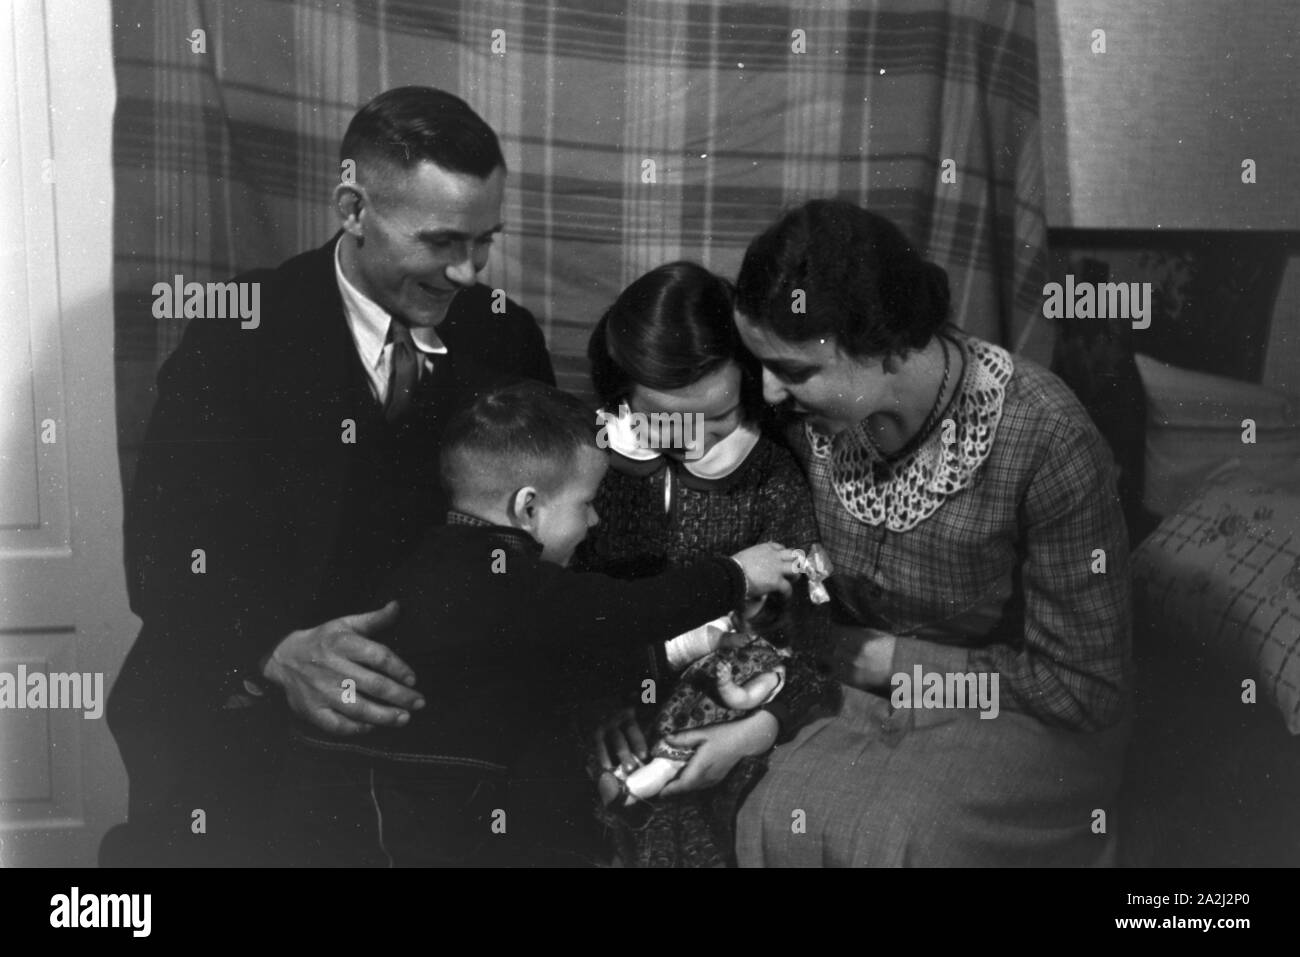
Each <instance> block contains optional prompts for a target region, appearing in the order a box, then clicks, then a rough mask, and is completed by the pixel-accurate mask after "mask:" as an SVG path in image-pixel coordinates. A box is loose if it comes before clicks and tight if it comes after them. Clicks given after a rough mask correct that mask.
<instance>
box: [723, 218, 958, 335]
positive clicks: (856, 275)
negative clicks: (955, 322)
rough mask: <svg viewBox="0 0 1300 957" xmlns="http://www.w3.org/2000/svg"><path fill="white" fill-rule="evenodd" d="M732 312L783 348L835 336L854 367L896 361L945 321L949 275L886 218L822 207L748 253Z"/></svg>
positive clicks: (770, 233)
mask: <svg viewBox="0 0 1300 957" xmlns="http://www.w3.org/2000/svg"><path fill="white" fill-rule="evenodd" d="M800 292H802V297H801V296H800V295H799V293H800ZM801 299H802V302H800V300H801ZM800 305H802V307H803V308H802V311H797V307H798V306H800ZM736 308H737V309H738V310H739V311H740V312H741V313H743V314H744V316H745V317H746V319H748V320H749V321H750V322H751V323H753V324H754V325H756V326H759V327H761V328H766V329H770V330H771V331H772V332H773V333H774V334H775V335H776V336H777V337H778V338H780V339H784V340H786V341H787V342H805V341H807V340H809V339H818V338H827V337H831V336H833V337H834V338H835V341H836V343H837V344H838V345H839V346H840V348H841V349H843V350H844V352H846V353H847V354H848V355H851V356H854V357H856V358H866V357H871V358H879V357H885V356H894V355H896V356H899V357H902V356H905V355H906V354H907V353H908V352H910V351H912V350H914V349H920V348H923V347H924V346H925V345H926V343H928V342H929V341H930V339H931V338H932V337H933V336H934V334H935V333H936V332H938V331H939V330H940V329H941V328H942V327H943V326H944V324H945V323H946V322H947V321H948V312H949V308H950V302H949V293H948V274H947V273H945V272H944V271H943V269H942V268H940V267H939V266H937V265H935V264H934V263H931V262H927V261H926V260H925V259H923V258H922V257H921V255H920V253H918V252H917V251H916V248H915V247H914V246H913V245H912V244H911V243H910V242H908V240H907V237H906V236H904V235H903V233H902V231H901V230H900V229H899V228H898V227H897V226H895V225H894V224H893V223H891V222H890V221H889V220H887V219H885V218H884V217H883V216H879V215H877V214H875V213H871V212H868V211H867V210H865V209H863V208H861V207H860V206H856V205H854V204H853V203H848V202H844V201H842V200H825V199H819V200H813V201H811V202H809V203H805V204H804V205H803V206H800V207H799V208H798V209H795V210H792V211H790V212H788V213H786V214H785V215H784V216H782V217H781V218H780V219H779V220H777V221H776V222H775V223H774V224H773V225H772V226H770V227H768V229H767V230H765V231H764V232H763V233H762V234H761V235H759V236H758V237H757V238H756V239H755V240H754V241H753V242H751V243H750V244H749V249H748V250H746V252H745V259H744V261H743V262H742V263H741V266H740V276H739V277H738V278H737V280H736Z"/></svg>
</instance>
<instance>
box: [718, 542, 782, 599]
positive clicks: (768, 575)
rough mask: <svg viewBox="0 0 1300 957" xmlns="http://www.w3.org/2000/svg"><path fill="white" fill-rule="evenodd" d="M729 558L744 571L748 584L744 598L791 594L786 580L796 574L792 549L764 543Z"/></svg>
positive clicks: (774, 543)
mask: <svg viewBox="0 0 1300 957" xmlns="http://www.w3.org/2000/svg"><path fill="white" fill-rule="evenodd" d="M731 557H732V559H733V560H735V561H736V562H737V563H738V564H739V565H740V567H741V568H742V569H744V571H745V579H746V581H747V582H748V583H749V590H748V591H747V592H746V593H745V597H746V598H757V597H759V596H760V595H766V594H767V593H768V592H773V591H775V592H780V593H781V594H782V595H789V594H790V593H791V588H790V582H789V581H788V580H787V579H790V578H793V577H794V576H795V575H796V574H797V573H796V572H795V570H794V564H795V559H796V558H797V557H798V556H797V555H796V553H795V551H794V549H791V548H782V547H781V546H780V545H778V544H777V543H776V542H764V543H763V544H761V545H754V546H753V547H751V548H747V549H745V550H744V551H743V552H736V554H734V555H732V556H731Z"/></svg>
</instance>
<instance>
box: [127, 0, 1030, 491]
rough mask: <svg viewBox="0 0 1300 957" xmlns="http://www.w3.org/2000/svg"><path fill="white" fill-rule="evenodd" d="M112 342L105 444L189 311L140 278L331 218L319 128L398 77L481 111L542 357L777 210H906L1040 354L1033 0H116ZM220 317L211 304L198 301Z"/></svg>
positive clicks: (322, 234) (222, 262) (1015, 335)
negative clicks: (164, 300) (670, 270)
mask: <svg viewBox="0 0 1300 957" xmlns="http://www.w3.org/2000/svg"><path fill="white" fill-rule="evenodd" d="M113 9H114V56H115V65H116V71H117V81H118V90H119V102H118V108H117V115H116V119H115V127H114V128H115V144H114V162H115V178H116V189H117V211H116V251H115V262H116V330H117V334H116V342H117V361H118V370H119V372H118V376H119V389H118V392H119V404H120V408H119V423H120V430H121V434H122V446H123V463H124V471H126V472H127V473H128V476H129V473H130V469H131V463H132V462H133V451H134V447H135V446H136V445H137V444H138V442H139V438H140V436H141V434H142V432H143V427H144V421H145V417H146V416H147V413H148V408H149V386H150V384H151V382H152V379H153V376H154V373H155V371H156V369H157V366H158V365H159V364H160V363H161V362H162V360H163V359H165V358H166V356H167V354H168V353H169V352H170V351H171V349H173V348H174V347H175V345H176V343H177V342H179V340H180V335H181V332H182V331H183V325H182V321H181V320H175V319H155V318H154V317H153V314H152V311H151V303H152V295H151V289H152V287H153V284H154V283H156V282H167V283H171V282H172V281H173V278H174V277H175V276H176V275H182V276H184V278H185V280H186V281H190V280H193V281H199V282H208V281H219V280H224V279H227V278H229V277H230V276H231V275H233V274H234V273H236V272H238V271H241V270H245V269H249V268H252V267H255V266H270V265H274V264H277V263H279V262H280V261H282V260H284V259H286V258H288V257H289V256H291V255H293V254H295V253H297V252H300V251H302V250H304V249H307V248H310V247H313V246H317V245H319V244H320V243H322V242H324V241H325V240H326V239H328V238H329V236H330V235H331V234H332V232H333V231H334V229H335V228H336V217H335V214H334V211H333V204H332V200H331V196H332V190H333V187H334V185H335V183H336V182H337V181H338V178H339V167H338V155H337V150H338V143H339V141H340V139H341V138H342V135H343V131H344V129H345V128H346V125H347V122H348V120H349V119H350V117H351V115H352V114H353V112H354V111H355V110H356V108H357V107H358V106H359V105H361V104H362V103H364V102H365V101H366V100H368V99H369V98H370V97H372V96H374V95H375V94H376V93H378V92H380V91H381V90H384V89H387V88H389V87H393V86H399V85H404V84H430V85H434V86H441V87H444V88H446V89H449V90H451V91H453V92H456V93H457V94H459V95H460V96H462V97H464V98H465V99H466V100H467V101H468V102H469V103H470V104H471V105H472V106H473V107H474V108H475V109H477V110H478V111H479V112H480V113H481V114H482V115H483V117H484V118H485V119H486V120H487V121H488V122H489V123H490V124H491V125H492V126H493V127H494V128H495V129H496V130H497V132H498V134H499V135H500V137H501V140H502V147H503V149H504V151H505V155H506V159H507V162H508V164H509V166H510V171H511V173H510V177H509V180H508V187H507V193H506V208H505V222H506V226H507V231H506V233H505V235H504V236H503V237H502V238H501V239H500V240H499V241H498V243H497V247H496V250H495V251H494V253H493V257H492V262H491V265H490V266H489V268H488V270H487V272H486V273H485V275H484V277H483V280H484V281H485V282H487V283H489V284H490V285H492V286H494V287H500V288H504V289H505V290H506V291H507V292H508V294H509V295H510V296H511V297H513V298H515V299H517V300H518V301H519V302H521V303H523V304H524V305H526V306H527V307H528V308H530V309H531V310H532V311H533V312H534V313H535V314H536V315H537V316H538V318H539V320H541V321H542V323H543V326H544V329H545V331H546V334H547V338H548V342H549V344H550V347H551V351H552V353H553V354H554V356H555V359H556V368H557V372H558V373H559V376H560V384H561V385H562V386H563V387H565V388H569V389H571V390H573V391H576V392H579V393H584V394H586V393H589V391H590V386H589V383H588V381H587V377H586V362H585V351H586V340H587V335H588V333H589V330H590V329H591V326H592V325H593V324H594V322H595V321H596V319H597V318H598V317H599V316H600V313H601V312H602V311H603V309H604V308H605V307H606V306H608V305H609V303H610V302H611V301H612V300H613V299H614V297H615V296H616V295H617V294H618V292H619V291H620V290H621V289H622V287H623V286H624V285H626V284H627V283H628V282H630V281H631V280H632V279H634V278H635V277H636V276H638V275H640V274H641V273H642V272H644V271H645V270H647V269H650V268H652V267H654V266H656V265H659V264H661V263H663V262H666V261H669V260H672V259H678V258H686V259H693V260H696V261H699V262H702V263H704V264H705V265H706V266H709V267H710V268H712V269H714V270H716V271H718V272H720V273H722V274H724V275H727V276H729V277H734V275H735V273H736V271H737V269H738V267H739V264H740V259H741V257H742V255H743V253H744V249H745V246H746V245H747V244H748V242H749V240H750V239H751V238H753V236H754V235H755V234H756V233H757V232H759V231H760V230H761V229H763V228H764V227H765V226H767V225H768V224H769V223H770V222H771V221H772V220H773V219H774V218H775V217H776V216H777V215H778V214H779V213H781V212H782V211H783V210H784V209H786V208H788V207H790V206H794V205H797V204H799V203H801V202H803V201H805V200H807V199H811V198H815V197H821V196H840V197H843V198H847V199H851V200H854V201H856V202H859V203H862V204H863V205H866V206H868V207H870V208H872V209H874V210H876V211H877V212H880V213H883V214H884V215H887V216H889V217H891V218H893V219H894V220H895V221H897V222H898V223H899V225H900V226H902V227H903V229H904V231H905V232H906V233H907V234H908V235H909V236H910V237H911V238H912V239H913V240H914V241H916V242H917V243H919V244H920V245H921V246H922V248H923V249H924V250H925V251H926V253H927V255H929V256H930V257H931V258H933V259H934V260H935V261H937V262H938V263H939V264H940V265H942V266H944V267H945V268H946V269H947V270H948V272H949V276H950V279H951V283H952V292H953V296H952V299H953V305H954V318H955V319H956V321H957V322H958V324H959V325H961V326H962V327H963V328H965V329H966V330H968V331H970V332H972V333H974V334H976V335H980V336H983V337H985V338H988V339H990V340H992V341H994V342H997V343H1000V344H1002V345H1004V346H1007V347H1008V348H1011V349H1013V350H1028V351H1029V352H1031V354H1033V355H1034V356H1035V357H1042V356H1046V355H1047V354H1049V353H1050V329H1048V328H1047V323H1046V321H1045V320H1043V319H1042V318H1041V301H1042V299H1041V289H1042V284H1043V281H1044V275H1045V265H1046V229H1045V224H1044V217H1043V173H1042V162H1041V150H1040V144H1039V127H1038V99H1039V98H1038V65H1037V51H1036V42H1037V41H1036V34H1035V17H1034V8H1033V4H1032V2H1031V0H1010V2H1008V0H876V2H863V0H827V2H823V3H818V4H809V5H807V6H806V7H805V6H800V5H796V4H786V3H776V2H769V0H761V2H734V3H722V2H712V0H610V2H601V0H536V2H534V0H529V2H528V3H527V4H522V3H514V2H505V0H418V2H417V0H341V2H339V0H298V2H288V0H236V2H229V3H227V2H223V3H220V4H218V3H215V2H204V0H178V2H165V3H164V2H148V0H115V2H114V4H113ZM190 321H215V320H190Z"/></svg>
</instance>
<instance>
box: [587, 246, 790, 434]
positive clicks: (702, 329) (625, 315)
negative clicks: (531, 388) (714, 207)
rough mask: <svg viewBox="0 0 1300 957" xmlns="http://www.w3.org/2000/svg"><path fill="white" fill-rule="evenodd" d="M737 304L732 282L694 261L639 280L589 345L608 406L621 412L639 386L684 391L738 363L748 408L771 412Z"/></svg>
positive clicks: (753, 417)
mask: <svg viewBox="0 0 1300 957" xmlns="http://www.w3.org/2000/svg"><path fill="white" fill-rule="evenodd" d="M734 302H735V296H734V291H733V288H732V286H731V283H729V282H727V280H725V279H723V278H722V277H721V276H715V275H714V274H713V273H711V272H709V270H707V269H705V268H704V267H703V266H700V265H698V264H696V263H692V262H673V263H668V264H667V265H664V266H659V267H658V268H656V269H652V270H650V272H648V273H646V274H645V275H644V276H642V277H641V278H639V279H637V280H636V281H635V282H634V283H632V284H631V285H630V286H628V287H627V288H626V289H624V290H623V292H622V294H620V295H619V297H618V299H616V300H615V301H614V304H613V305H612V306H610V307H609V309H607V310H606V311H605V314H604V315H603V316H601V317H600V321H599V322H597V323H596V328H595V329H594V330H593V331H592V334H591V339H590V341H589V342H588V343H587V358H588V359H589V360H590V362H591V380H592V384H593V385H594V386H595V389H596V395H597V396H598V397H599V398H600V401H601V404H602V405H604V406H605V407H606V408H608V409H611V410H612V409H614V408H615V407H616V406H617V405H618V403H620V402H622V401H624V400H625V399H626V398H627V397H628V394H629V393H630V392H631V390H632V388H633V386H636V385H641V386H644V387H646V388H650V389H658V390H661V391H666V390H669V389H681V388H684V387H685V386H688V385H691V384H693V383H695V382H697V381H699V380H700V379H701V378H702V377H704V376H706V375H708V374H709V373H711V372H713V371H715V370H717V369H720V368H722V367H723V366H724V365H726V363H727V362H728V361H734V362H735V363H736V364H737V365H738V366H740V373H741V405H742V410H743V411H744V413H745V416H746V418H747V419H748V420H750V421H758V420H759V419H760V418H761V417H762V416H763V414H764V412H765V410H766V406H765V405H764V403H763V383H762V372H761V369H760V367H759V365H758V362H757V360H756V359H755V358H754V357H753V355H751V354H750V352H749V351H748V350H747V349H746V348H745V346H744V344H743V343H742V342H741V341H740V336H739V334H738V333H737V332H736V325H735V322H734V319H733V311H734Z"/></svg>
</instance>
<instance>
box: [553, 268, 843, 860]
mask: <svg viewBox="0 0 1300 957" xmlns="http://www.w3.org/2000/svg"><path fill="white" fill-rule="evenodd" d="M588 356H589V358H590V360H591V369H592V379H593V383H594V385H595V388H596V392H597V395H598V397H599V399H600V400H601V402H602V403H603V405H604V411H605V413H606V414H607V415H609V416H620V417H621V421H622V423H623V426H624V427H621V428H610V429H609V430H608V434H609V444H610V446H611V460H610V469H609V472H608V473H607V475H606V477H605V480H604V482H603V483H602V485H601V488H600V491H599V493H598V496H597V499H596V502H595V508H596V512H597V514H598V515H599V516H600V524H599V525H598V526H597V527H596V528H595V529H593V530H592V532H591V534H590V535H589V537H588V539H587V541H586V543H584V545H583V546H582V547H581V548H580V549H579V552H578V554H577V556H576V558H575V566H576V567H580V568H586V569H591V570H599V571H605V572H607V573H610V574H615V575H621V576H625V577H640V576H643V575H649V574H654V573H656V572H657V571H659V570H662V569H663V568H665V567H673V566H678V565H682V564H685V563H687V562H690V561H691V560H692V559H695V558H698V557H700V556H702V555H710V554H732V553H733V552H735V551H737V550H738V549H741V548H744V547H747V546H749V545H753V544H756V543H759V542H764V541H779V542H781V543H782V544H784V545H786V546H787V547H790V548H802V549H805V550H807V549H809V548H810V547H811V545H813V544H814V543H816V542H817V540H818V534H817V525H816V520H815V518H814V516H813V509H812V503H811V499H810V497H809V493H808V488H807V485H806V483H805V481H804V478H803V475H802V473H801V472H800V470H799V466H798V465H797V464H796V462H795V460H794V458H793V456H792V455H791V454H790V453H789V452H788V451H787V450H786V449H785V448H784V447H783V446H781V445H779V444H777V443H776V442H774V441H773V440H772V439H770V438H768V437H767V436H766V434H765V433H764V429H763V423H764V418H765V413H766V406H765V405H764V403H763V399H762V386H761V380H760V371H759V368H758V365H757V363H755V362H754V360H753V359H752V357H750V356H749V355H748V353H747V352H746V351H745V350H744V348H743V346H742V345H741V343H740V341H739V338H738V337H737V334H736V332H735V327H734V323H733V321H732V290H731V287H730V285H729V284H728V283H727V282H726V281H725V280H723V279H721V278H719V277H717V276H714V275H713V274H712V273H710V272H709V271H708V270H706V269H704V268H703V267H701V266H698V265H695V264H693V263H688V262H676V263H670V264H668V265H665V266H661V267H659V268H658V269H655V270H652V271H651V272H649V273H647V274H646V275H644V276H642V277H641V278H640V279H638V280H637V281H636V282H634V283H632V285H631V286H629V287H628V288H627V289H626V290H625V291H624V292H623V293H622V295H620V296H619V297H618V299H617V301H616V302H615V303H614V304H613V306H611V307H610V309H609V310H608V311H607V312H606V313H605V315H604V316H603V317H602V318H601V320H600V322H599V323H598V324H597V326H596V329H595V331H594V332H593V334H592V337H591V341H590V344H589V347H588ZM686 416H691V417H696V418H692V419H691V420H689V423H688V420H686V419H685V418H684V417H686ZM633 423H635V424H636V427H635V428H631V427H630V426H631V425H632V424H633ZM696 423H698V424H699V427H698V428H697V427H695V424H696ZM656 427H658V429H659V430H658V431H656ZM665 600H666V601H671V600H672V596H665ZM612 624H615V625H616V623H612ZM701 624H703V623H701ZM751 626H752V627H753V628H754V630H756V631H757V632H758V633H759V634H761V635H762V636H763V637H764V638H766V639H768V640H769V641H771V642H772V643H773V644H777V645H786V646H788V647H789V648H790V649H791V650H792V652H793V655H792V657H791V658H790V659H788V661H787V663H786V681H785V686H784V688H783V689H782V691H781V692H780V694H779V695H778V696H777V698H776V699H774V700H773V701H772V702H770V703H769V704H768V705H766V706H765V707H764V708H762V709H761V710H759V711H756V712H754V713H752V714H750V715H747V716H746V717H744V718H741V719H739V720H736V721H732V722H729V723H727V724H722V725H717V726H715V727H711V728H705V729H701V730H698V731H693V732H689V733H687V734H686V735H681V736H678V739H677V740H676V743H677V744H680V745H682V746H684V747H686V748H694V749H695V750H694V753H693V755H692V757H691V759H690V762H689V763H688V764H687V766H686V767H685V768H684V769H683V770H682V771H681V773H680V774H679V776H678V778H677V779H676V780H675V781H673V782H672V783H670V784H669V785H668V786H667V787H666V788H665V789H664V790H663V791H662V792H661V793H660V795H659V796H658V797H657V798H656V799H654V800H652V801H650V802H647V804H646V805H645V806H644V807H641V808H637V809H635V810H633V811H630V812H629V811H623V810H612V809H610V810H602V812H601V816H602V819H603V820H604V822H605V824H606V825H607V827H608V828H609V831H610V833H611V835H612V837H613V839H614V843H615V845H616V852H617V856H618V858H619V861H620V862H621V863H622V864H624V865H626V866H652V867H654V866H658V867H673V866H687V867H709V866H727V865H732V864H734V851H733V843H734V840H733V822H734V819H735V813H736V808H737V807H738V806H739V802H740V799H741V798H742V797H743V796H744V793H745V791H746V789H747V788H748V786H750V785H752V784H753V783H754V782H755V781H756V780H757V778H758V777H759V776H760V775H761V773H762V769H763V767H764V763H765V755H766V753H767V752H768V751H769V750H770V749H771V747H772V745H773V744H774V743H776V742H778V741H784V740H788V739H789V738H791V737H793V736H794V733H795V731H797V730H798V728H799V727H800V726H802V724H805V723H807V721H808V720H811V719H812V717H815V716H817V715H819V714H821V713H824V712H825V711H827V710H831V709H833V707H834V706H835V704H836V701H837V695H838V691H839V687H838V685H837V684H836V683H835V682H834V681H833V680H832V679H830V678H829V677H828V676H827V675H826V674H825V673H824V672H823V671H822V669H820V668H819V667H818V665H817V664H816V663H815V659H814V657H813V652H814V651H815V650H816V647H817V645H818V644H819V642H820V641H821V640H822V639H823V638H824V636H825V635H826V633H827V631H828V628H827V620H826V616H825V615H824V614H822V613H821V611H820V608H814V606H813V604H812V603H811V602H810V601H809V597H808V589H807V586H806V585H799V586H796V588H795V593H794V597H793V598H792V599H791V600H789V601H787V602H785V603H776V602H771V601H769V603H768V606H767V607H765V608H763V609H761V610H760V611H759V612H758V614H757V615H756V616H755V617H753V618H752V620H751ZM661 660H662V657H661V656H659V655H657V654H655V653H654V651H653V649H647V653H646V654H645V655H644V658H643V659H640V660H638V659H637V658H636V657H628V656H624V657H623V658H621V659H620V658H614V657H606V658H603V659H602V660H600V661H597V662H591V661H588V662H585V663H584V667H586V668H587V669H592V668H597V669H601V670H603V672H604V674H603V675H602V677H603V678H604V680H605V682H606V684H605V686H607V687H610V688H611V689H620V695H619V696H620V698H621V700H622V703H623V704H625V705H628V704H631V703H633V702H635V703H636V704H637V705H639V706H640V711H639V713H638V714H637V716H636V717H637V718H639V720H636V719H634V718H633V709H632V708H631V707H625V708H624V709H622V710H621V711H619V712H617V713H616V714H615V715H614V716H613V717H612V718H610V719H609V720H607V721H606V722H605V723H604V724H603V725H602V727H601V730H600V731H599V732H598V734H597V738H598V743H597V748H596V757H597V760H598V761H599V763H600V764H601V765H602V766H603V767H604V768H605V769H613V768H614V767H615V762H616V761H617V762H619V763H621V764H622V765H623V768H624V770H625V771H630V770H632V769H633V768H634V767H635V764H636V762H635V761H633V760H632V759H633V755H635V756H636V758H638V759H640V760H644V759H645V757H646V750H647V749H646V744H647V742H646V740H645V737H646V736H645V734H644V733H642V730H641V729H642V728H645V727H648V726H649V724H650V718H651V717H652V716H653V714H654V711H655V708H654V703H655V702H663V701H664V700H665V698H666V697H667V695H668V693H669V691H670V690H671V688H672V685H673V682H674V679H675V674H673V673H664V669H663V668H661V666H660V664H659V662H660V661H661ZM678 664H679V666H684V663H678ZM647 682H653V684H647ZM650 691H653V693H649V692H650Z"/></svg>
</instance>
